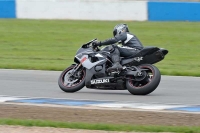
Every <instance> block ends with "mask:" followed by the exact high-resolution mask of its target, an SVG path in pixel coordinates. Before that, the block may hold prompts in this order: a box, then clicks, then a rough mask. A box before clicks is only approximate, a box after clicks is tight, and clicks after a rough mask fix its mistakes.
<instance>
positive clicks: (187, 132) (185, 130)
mask: <svg viewBox="0 0 200 133" xmlns="http://www.w3.org/2000/svg"><path fill="white" fill-rule="evenodd" d="M0 125H21V126H38V127H55V128H72V129H89V130H105V131H138V132H139V131H141V132H179V133H180V132H181V133H198V132H200V127H186V126H185V127H184V126H137V125H112V124H91V123H67V122H53V121H44V120H19V119H0Z"/></svg>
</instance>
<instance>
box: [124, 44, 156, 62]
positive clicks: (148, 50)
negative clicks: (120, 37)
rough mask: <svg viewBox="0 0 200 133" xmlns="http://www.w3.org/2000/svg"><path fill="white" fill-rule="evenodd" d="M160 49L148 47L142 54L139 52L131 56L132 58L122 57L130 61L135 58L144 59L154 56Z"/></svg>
mask: <svg viewBox="0 0 200 133" xmlns="http://www.w3.org/2000/svg"><path fill="white" fill-rule="evenodd" d="M158 50H159V48H158V47H151V46H148V47H144V48H143V49H142V50H141V51H140V52H138V53H137V54H134V55H131V56H128V57H122V60H124V59H130V58H134V57H138V56H139V57H141V56H142V57H144V56H146V55H149V54H153V53H154V52H156V51H158Z"/></svg>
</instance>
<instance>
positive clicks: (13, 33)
mask: <svg viewBox="0 0 200 133" xmlns="http://www.w3.org/2000/svg"><path fill="white" fill-rule="evenodd" d="M118 23H127V24H128V25H129V29H130V31H131V32H133V33H134V34H135V35H137V37H138V38H139V39H140V41H141V42H142V43H143V45H144V46H157V47H163V48H166V49H168V50H169V54H168V55H167V56H166V58H165V59H164V60H163V61H161V62H159V63H157V64H156V66H158V68H159V69H160V71H161V73H162V74H163V75H179V76H184V75H186V76H200V71H199V68H200V61H199V59H200V53H199V51H200V39H199V38H200V32H199V31H200V22H133V21H127V22H126V21H123V22H120V21H74V20H21V19H0V59H1V61H0V68H14V69H40V70H63V69H65V68H66V67H68V66H69V65H70V64H71V63H73V58H74V55H75V52H76V51H77V49H78V48H79V47H80V46H81V45H82V44H83V43H85V42H88V41H89V40H91V39H93V38H98V39H99V40H105V39H108V38H110V37H112V30H113V27H114V26H115V25H116V24H118Z"/></svg>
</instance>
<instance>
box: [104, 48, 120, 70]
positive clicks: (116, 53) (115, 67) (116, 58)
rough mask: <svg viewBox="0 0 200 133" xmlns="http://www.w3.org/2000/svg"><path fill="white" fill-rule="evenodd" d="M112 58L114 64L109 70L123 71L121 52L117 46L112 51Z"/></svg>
mask: <svg viewBox="0 0 200 133" xmlns="http://www.w3.org/2000/svg"><path fill="white" fill-rule="evenodd" d="M111 59H112V62H113V66H112V67H110V68H108V69H107V71H108V72H115V71H121V70H122V65H121V64H120V52H119V50H118V49H117V48H115V50H114V51H113V52H112V53H111Z"/></svg>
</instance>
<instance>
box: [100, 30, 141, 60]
mask: <svg viewBox="0 0 200 133" xmlns="http://www.w3.org/2000/svg"><path fill="white" fill-rule="evenodd" d="M117 42H121V43H122V45H123V46H122V47H120V46H117V45H114V47H115V48H117V49H118V50H119V53H118V52H117V53H118V54H120V55H119V56H121V57H128V56H131V55H134V54H137V53H138V52H139V51H140V50H142V49H143V45H142V43H141V42H140V41H139V39H138V38H137V37H136V36H135V35H133V34H131V33H129V32H122V33H121V34H119V35H117V36H115V37H113V38H110V39H107V40H105V41H101V45H110V44H114V43H117ZM104 50H105V51H108V50H107V49H104ZM113 52H114V51H113ZM111 53H112V52H111ZM114 53H115V54H117V53H116V52H114Z"/></svg>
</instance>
